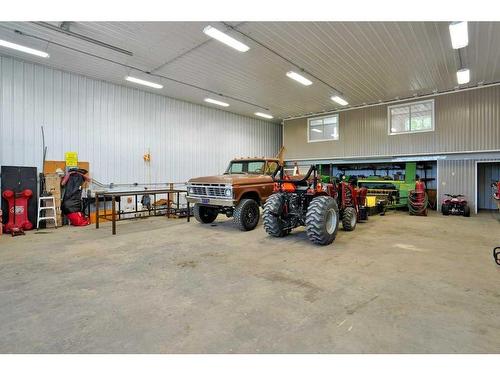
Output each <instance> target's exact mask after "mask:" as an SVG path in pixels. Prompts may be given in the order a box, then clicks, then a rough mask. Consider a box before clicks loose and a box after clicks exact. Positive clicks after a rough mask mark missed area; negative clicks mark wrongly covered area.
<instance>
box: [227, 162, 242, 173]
mask: <svg viewBox="0 0 500 375" xmlns="http://www.w3.org/2000/svg"><path fill="white" fill-rule="evenodd" d="M242 172H243V163H231V167H230V168H229V173H242Z"/></svg>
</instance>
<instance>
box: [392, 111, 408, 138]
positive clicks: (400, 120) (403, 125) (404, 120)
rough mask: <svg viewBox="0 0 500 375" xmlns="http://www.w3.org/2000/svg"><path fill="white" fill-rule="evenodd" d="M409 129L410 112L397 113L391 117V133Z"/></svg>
mask: <svg viewBox="0 0 500 375" xmlns="http://www.w3.org/2000/svg"><path fill="white" fill-rule="evenodd" d="M409 130H410V114H398V115H395V116H392V118H391V133H401V132H407V131H409Z"/></svg>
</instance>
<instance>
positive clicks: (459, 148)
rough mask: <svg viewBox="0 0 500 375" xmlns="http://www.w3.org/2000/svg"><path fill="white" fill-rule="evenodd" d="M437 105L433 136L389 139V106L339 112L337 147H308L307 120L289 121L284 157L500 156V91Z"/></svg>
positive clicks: (451, 97)
mask: <svg viewBox="0 0 500 375" xmlns="http://www.w3.org/2000/svg"><path fill="white" fill-rule="evenodd" d="M433 99H434V107H435V131H432V132H422V133H414V134H398V135H388V125H387V105H379V106H374V107H367V108H360V109H353V110H348V111H343V112H340V116H339V140H338V141H329V142H314V143H308V142H307V118H299V119H293V120H285V125H284V146H285V147H286V149H287V154H286V157H287V159H298V160H300V159H304V158H309V159H316V158H318V159H319V158H324V159H332V158H342V157H358V158H363V157H370V156H394V155H398V156H402V155H415V154H431V155H432V154H437V153H447V152H468V151H494V150H500V86H491V87H484V88H479V89H474V90H469V91H462V92H457V93H450V94H446V95H438V96H435V97H434V98H433ZM418 100H422V99H416V101H418ZM312 117H314V116H312Z"/></svg>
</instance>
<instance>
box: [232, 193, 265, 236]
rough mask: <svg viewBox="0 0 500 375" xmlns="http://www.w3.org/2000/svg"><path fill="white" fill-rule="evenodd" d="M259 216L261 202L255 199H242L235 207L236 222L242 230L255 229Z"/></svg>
mask: <svg viewBox="0 0 500 375" xmlns="http://www.w3.org/2000/svg"><path fill="white" fill-rule="evenodd" d="M259 216H260V212H259V204H258V203H257V202H256V201H254V200H253V199H242V200H241V201H240V203H239V204H238V205H237V206H236V208H235V209H234V223H235V224H236V226H237V227H238V228H239V229H240V230H242V231H248V230H252V229H254V228H255V227H256V226H257V224H258V223H259Z"/></svg>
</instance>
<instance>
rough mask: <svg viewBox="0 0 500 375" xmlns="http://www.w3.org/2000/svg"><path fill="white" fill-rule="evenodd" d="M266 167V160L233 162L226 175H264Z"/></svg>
mask: <svg viewBox="0 0 500 375" xmlns="http://www.w3.org/2000/svg"><path fill="white" fill-rule="evenodd" d="M265 165H266V162H265V161H264V160H255V161H253V160H252V161H248V160H241V161H240V160H238V161H232V162H231V164H229V167H228V168H227V170H226V174H234V173H236V174H245V173H251V174H262V173H264V166H265Z"/></svg>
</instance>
